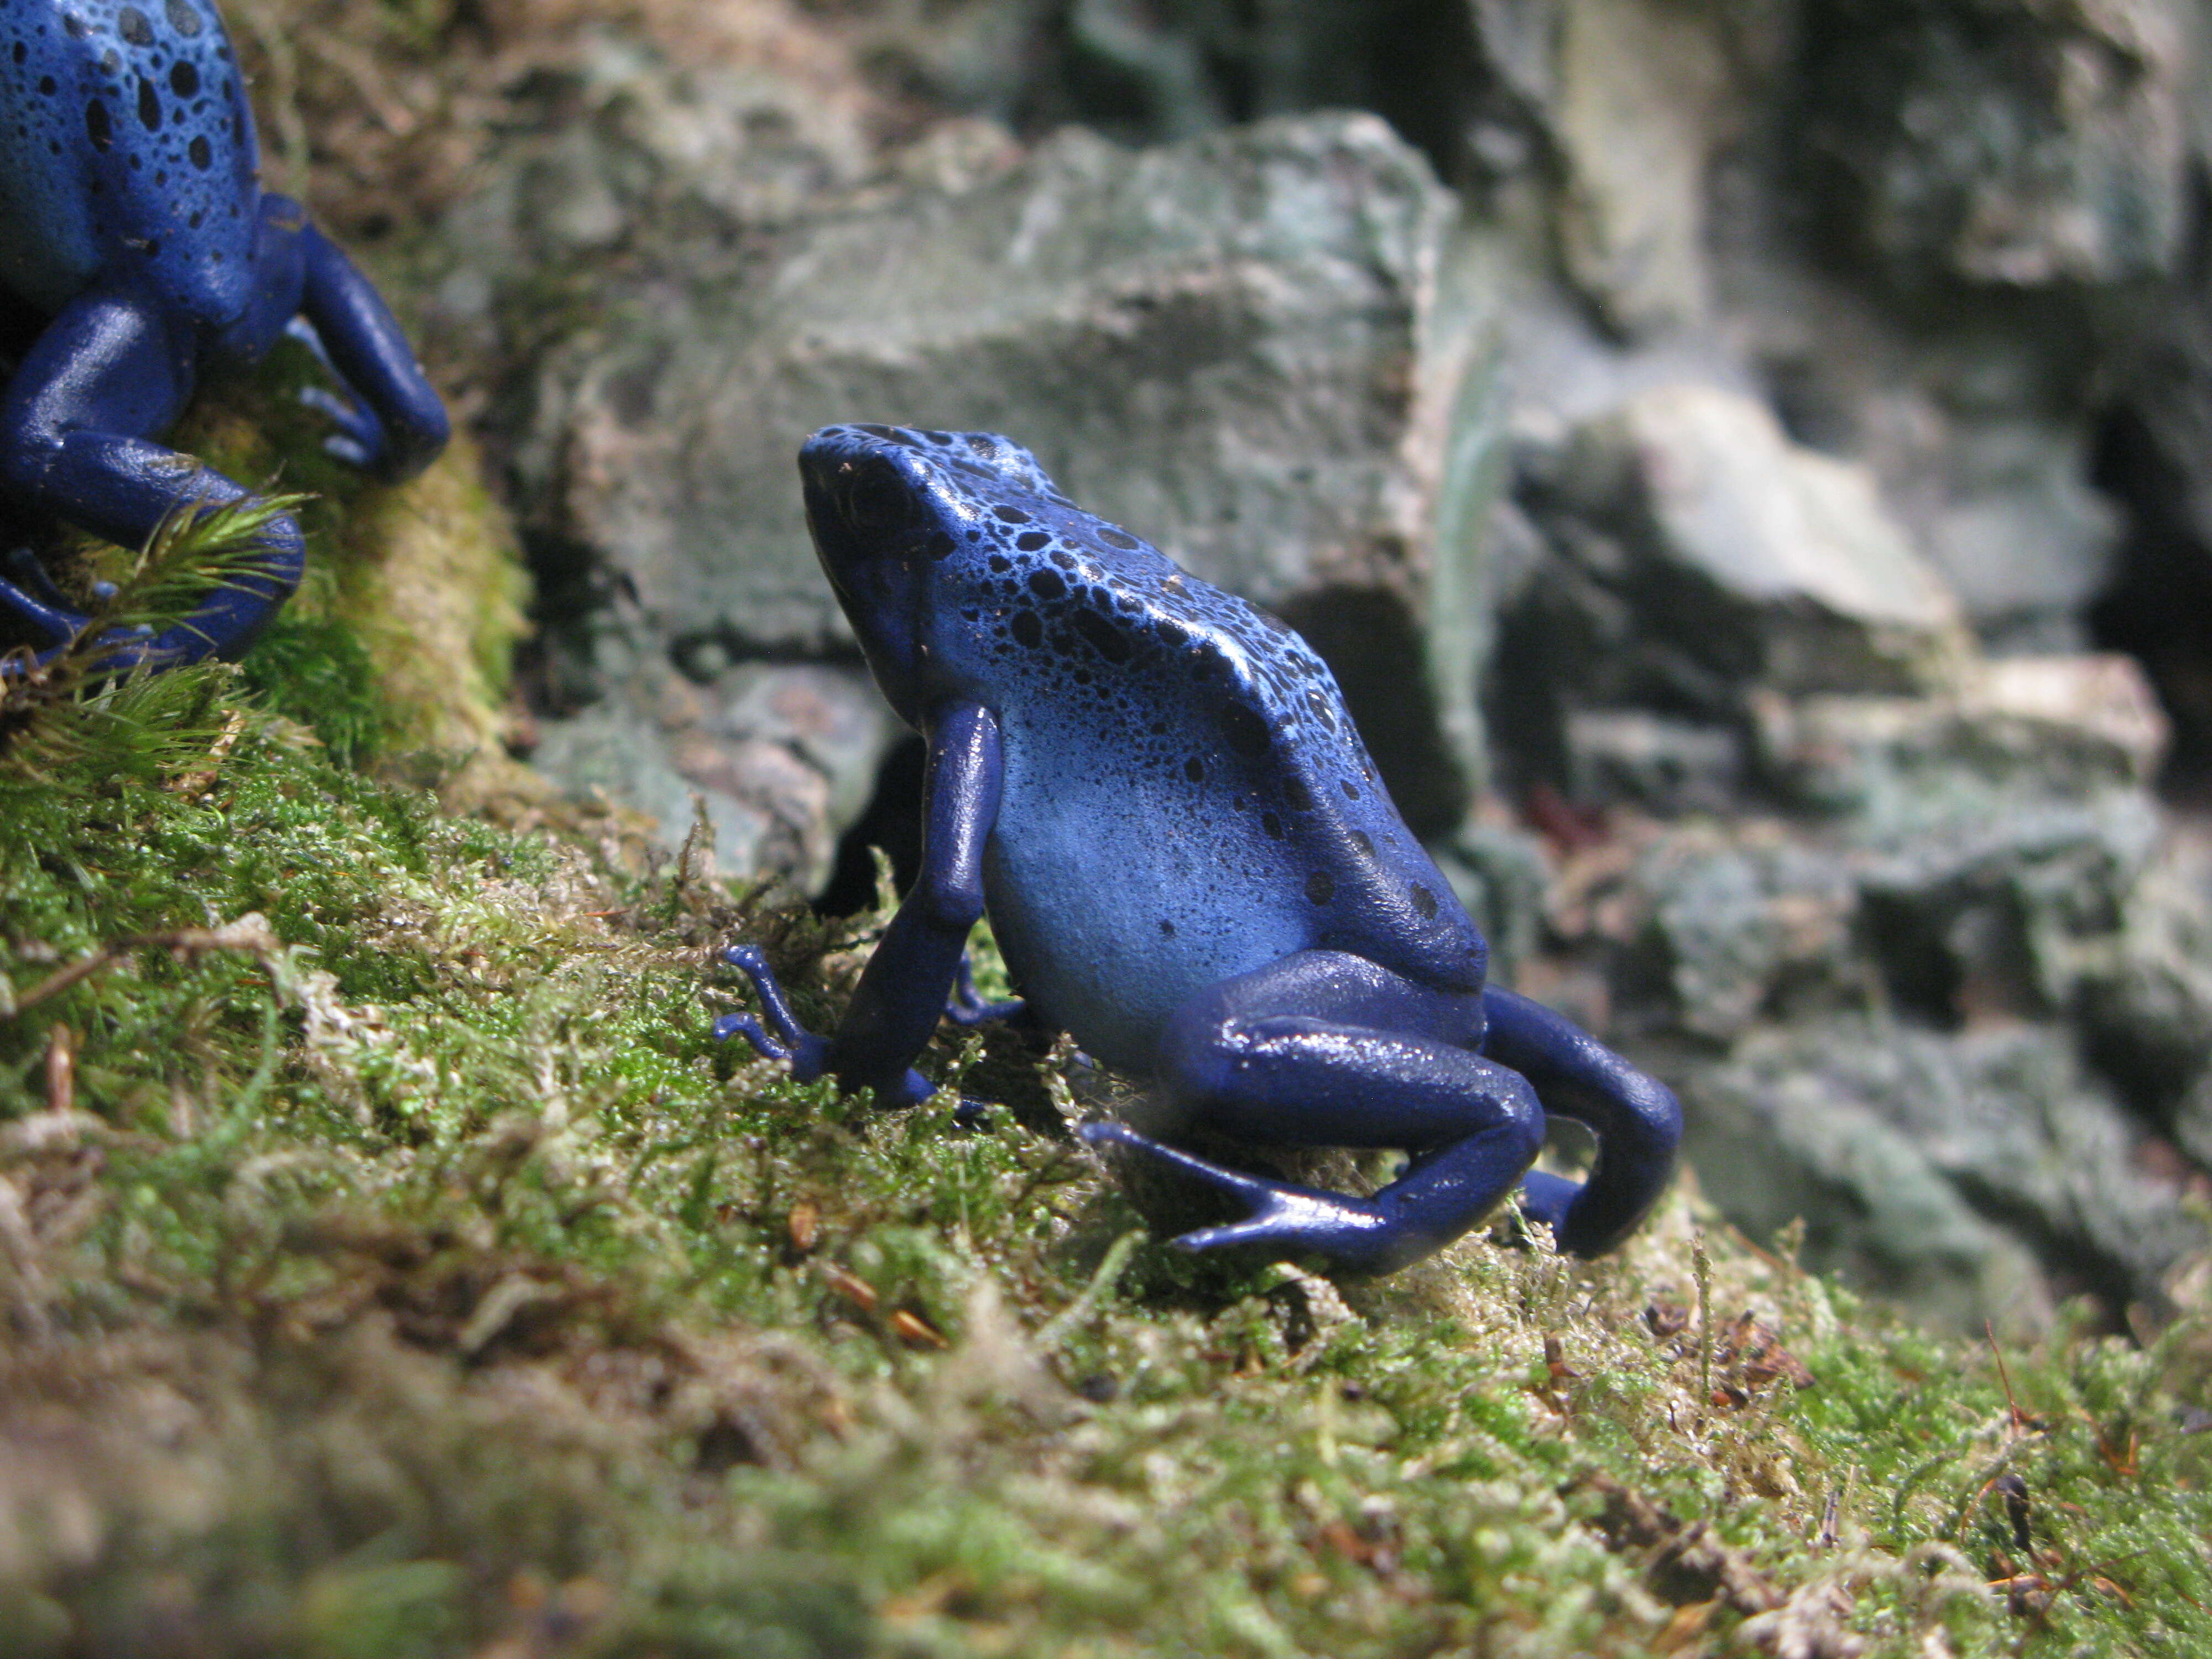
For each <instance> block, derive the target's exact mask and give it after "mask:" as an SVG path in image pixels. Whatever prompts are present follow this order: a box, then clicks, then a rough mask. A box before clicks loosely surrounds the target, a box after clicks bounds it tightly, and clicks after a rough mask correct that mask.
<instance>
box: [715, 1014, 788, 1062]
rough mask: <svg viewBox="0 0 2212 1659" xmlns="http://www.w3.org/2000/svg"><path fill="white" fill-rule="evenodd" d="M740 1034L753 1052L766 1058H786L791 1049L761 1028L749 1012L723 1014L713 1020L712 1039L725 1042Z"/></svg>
mask: <svg viewBox="0 0 2212 1659" xmlns="http://www.w3.org/2000/svg"><path fill="white" fill-rule="evenodd" d="M736 1036H741V1037H743V1038H744V1040H745V1041H746V1042H750V1044H752V1046H753V1052H754V1053H755V1054H759V1055H761V1056H762V1057H763V1058H764V1059H768V1060H788V1059H790V1058H791V1050H790V1049H789V1048H786V1047H785V1046H784V1045H783V1044H782V1043H781V1042H777V1041H776V1040H775V1038H774V1037H772V1036H769V1034H768V1033H767V1032H766V1031H765V1030H763V1029H762V1028H761V1023H760V1021H759V1020H757V1019H756V1018H753V1017H752V1016H751V1015H750V1014H724V1015H723V1016H722V1017H721V1018H720V1019H718V1020H716V1021H715V1022H714V1041H715V1042H728V1041H729V1040H730V1039H731V1038H732V1037H736Z"/></svg>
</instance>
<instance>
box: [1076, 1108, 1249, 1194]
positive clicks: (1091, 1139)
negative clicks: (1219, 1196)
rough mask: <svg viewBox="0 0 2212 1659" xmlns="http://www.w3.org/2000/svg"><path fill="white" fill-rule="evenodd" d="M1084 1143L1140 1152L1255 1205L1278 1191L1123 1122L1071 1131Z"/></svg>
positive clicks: (1088, 1125) (1100, 1123)
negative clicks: (1143, 1133)
mask: <svg viewBox="0 0 2212 1659" xmlns="http://www.w3.org/2000/svg"><path fill="white" fill-rule="evenodd" d="M1075 1133H1077V1134H1078V1135H1079V1136H1080V1137H1081V1138H1082V1139H1083V1141H1084V1143H1085V1145H1087V1146H1120V1147H1122V1148H1125V1149H1126V1150H1127V1151H1129V1152H1142V1153H1144V1154H1145V1155H1146V1157H1148V1158H1156V1159H1158V1161H1159V1162H1160V1163H1162V1164H1168V1165H1170V1167H1172V1168H1175V1169H1177V1170H1182V1172H1183V1173H1184V1174H1185V1175H1188V1176H1196V1177H1197V1178H1198V1179H1199V1180H1200V1181H1203V1182H1206V1185H1208V1186H1210V1187H1218V1188H1220V1189H1221V1190H1222V1191H1223V1192H1225V1193H1228V1194H1231V1196H1233V1197H1236V1198H1241V1199H1243V1200H1244V1201H1245V1202H1246V1203H1248V1204H1252V1205H1255V1206H1257V1205H1262V1204H1265V1203H1266V1202H1267V1200H1269V1199H1270V1198H1271V1197H1272V1196H1273V1194H1275V1193H1276V1192H1277V1191H1278V1190H1279V1189H1278V1188H1277V1187H1276V1185H1275V1183H1274V1182H1272V1181H1263V1180H1262V1179H1261V1178H1260V1177H1259V1176H1252V1175H1246V1174H1245V1173H1243V1171H1242V1170H1227V1169H1224V1168H1223V1167H1222V1166H1221V1165H1220V1164H1209V1163H1208V1162H1206V1159H1204V1158H1200V1157H1198V1156H1196V1155H1195V1154H1194V1153H1191V1152H1184V1151H1183V1150H1182V1148H1181V1147H1180V1146H1169V1145H1167V1144H1166V1143H1165V1142H1164V1141H1158V1140H1154V1139H1152V1137H1151V1136H1150V1135H1140V1134H1139V1133H1137V1132H1136V1131H1135V1130H1134V1129H1132V1128H1131V1127H1129V1126H1128V1125H1127V1124H1126V1123H1116V1122H1115V1121H1113V1120H1112V1119H1111V1118H1102V1119H1101V1120H1099V1121H1097V1122H1096V1123H1085V1124H1084V1125H1083V1126H1082V1127H1079V1128H1078V1129H1077V1130H1076V1132H1075Z"/></svg>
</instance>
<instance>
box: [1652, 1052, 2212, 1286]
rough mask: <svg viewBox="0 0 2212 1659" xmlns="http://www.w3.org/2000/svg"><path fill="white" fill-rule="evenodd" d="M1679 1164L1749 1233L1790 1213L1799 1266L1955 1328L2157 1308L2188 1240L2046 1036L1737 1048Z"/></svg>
mask: <svg viewBox="0 0 2212 1659" xmlns="http://www.w3.org/2000/svg"><path fill="white" fill-rule="evenodd" d="M1683 1092H1684V1095H1685V1098H1686V1103H1687V1110H1688V1114H1689V1119H1690V1135H1689V1155H1690V1157H1691V1158H1692V1162H1693V1163H1694V1164H1696V1166H1697V1169H1698V1170H1699V1177H1700V1180H1701V1182H1703V1184H1704V1186H1705V1190H1706V1192H1707V1193H1708V1194H1709V1195H1710V1196H1711V1197H1712V1199H1713V1200H1714V1201H1715V1202H1717V1204H1719V1205H1720V1206H1721V1207H1722V1208H1723V1210H1726V1211H1728V1212H1729V1213H1730V1214H1731V1215H1732V1216H1733V1217H1735V1218H1737V1219H1738V1221H1739V1224H1740V1225H1744V1226H1746V1227H1747V1228H1749V1229H1752V1230H1753V1231H1754V1234H1755V1235H1756V1234H1758V1233H1762V1232H1766V1231H1771V1229H1772V1228H1774V1227H1776V1226H1778V1225H1781V1224H1782V1223H1784V1222H1786V1221H1787V1220H1789V1219H1790V1217H1791V1216H1792V1215H1795V1214H1803V1215H1804V1216H1805V1218H1806V1219H1807V1222H1808V1261H1809V1262H1810V1263H1811V1264H1812V1265H1815V1266H1820V1267H1832V1268H1836V1269H1838V1270H1841V1271H1844V1272H1845V1273H1848V1274H1850V1276H1852V1277H1854V1278H1856V1279H1858V1280H1859V1281H1860V1282H1861V1283H1863V1284H1865V1285H1869V1287H1870V1288H1873V1289H1876V1290H1879V1291H1883V1292H1885V1293H1887V1294H1890V1295H1895V1296H1899V1297H1905V1298H1907V1299H1910V1300H1911V1301H1913V1302H1915V1303H1916V1304H1917V1305H1919V1306H1921V1307H1923V1309H1929V1310H1941V1311H1943V1312H1945V1313H1947V1314H1948V1315H1949V1316H1951V1317H1953V1318H1954V1319H1959V1320H1960V1322H1978V1320H1979V1318H1981V1317H1983V1316H1994V1317H1999V1318H2003V1319H2007V1320H2008V1321H2012V1322H2018V1320H2019V1318H2020V1316H2021V1312H2022V1310H2023V1304H2022V1302H2021V1299H2020V1298H2022V1297H2025V1298H2026V1306H2027V1308H2030V1309H2032V1308H2033V1307H2034V1306H2035V1304H2037V1302H2039V1301H2040V1300H2042V1299H2043V1298H2042V1297H2039V1295H2038V1285H2037V1282H2036V1281H2037V1279H2039V1277H2040V1275H2037V1274H2024V1273H2023V1269H2024V1267H2026V1266H2027V1264H2028V1263H2029V1262H2031V1261H2039V1262H2040V1264H2041V1267H2042V1268H2043V1270H2044V1272H2045V1273H2047V1274H2049V1275H2050V1276H2051V1277H2050V1281H2049V1282H2050V1283H2051V1284H2053V1285H2055V1286H2056V1287H2057V1289H2059V1290H2060V1291H2069V1290H2079V1289H2091V1290H2094V1291H2098V1292H2099V1293H2100V1294H2102V1295H2104V1296H2106V1297H2107V1298H2108V1299H2110V1300H2111V1301H2112V1302H2113V1303H2114V1304H2115V1305H2116V1306H2117V1305H2118V1304H2124V1303H2125V1302H2127V1301H2129V1300H2132V1299H2139V1298H2149V1297H2155V1296H2156V1294H2157V1291H2158V1286H2159V1283H2160V1279H2161V1277H2162V1275H2163V1274H2164V1273H2166V1271H2167V1269H2168V1268H2170V1267H2172V1264H2173V1263H2174V1261H2176V1260H2178V1259H2179V1256H2180V1255H2182V1254H2183V1253H2184V1252H2185V1251H2186V1250H2187V1249H2190V1248H2191V1247H2192V1246H2193V1245H2194V1244H2195V1243H2197V1240H2198V1237H2199V1235H2198V1231H2197V1228H2196V1226H2195V1225H2194V1224H2193V1223H2191V1221H2190V1220H2189V1219H2188V1218H2186V1217H2185V1214H2184V1212H2183V1211H2182V1209H2181V1207H2180V1204H2179V1193H2178V1192H2177V1191H2176V1190H2175V1189H2173V1188H2170V1187H2168V1186H2166V1185H2165V1184H2162V1183H2160V1182H2155V1181H2154V1180H2152V1179H2150V1178H2148V1177H2147V1176H2144V1175H2142V1174H2141V1173H2140V1172H2139V1171H2138V1170H2137V1169H2136V1164H2135V1161H2134V1152H2135V1149H2136V1143H2137V1142H2138V1140H2139V1139H2140V1135H2139V1133H2138V1132H2137V1131H2136V1130H2135V1129H2134V1128H2133V1127H2130V1124H2129V1121H2128V1120H2127V1118H2126V1115H2125V1114H2124V1112H2123V1111H2122V1110H2121V1109H2120V1108H2119V1106H2118V1104H2117V1103H2115V1102H2114V1101H2113V1100H2112V1097H2111V1096H2110V1094H2109V1093H2108V1091H2106V1089H2105V1088H2104V1086H2103V1085H2100V1084H2099V1083H2097V1082H2096V1081H2094V1080H2093V1079H2091V1078H2089V1077H2088V1076H2087V1075H2086V1074H2085V1073H2083V1072H2082V1071H2081V1067H2080V1065H2079V1063H2078V1062H2077V1060H2075V1055H2074V1053H2073V1049H2072V1046H2071V1042H2070V1040H2069V1037H2068V1036H2067V1035H2066V1034H2065V1033H2064V1032H2063V1031H2061V1030H2054V1029H2051V1028H2049V1027H2037V1026H2028V1025H2011V1024H2008V1025H2000V1026H1996V1027H1992V1028H1989V1029H1984V1030H1967V1031H1965V1032H1961V1033H1959V1034H1957V1035H1952V1036H1947V1035H1942V1034H1940V1033H1937V1032H1934V1031H1929V1030H1918V1029H1915V1028H1912V1027H1909V1026H1905V1025H1902V1024H1892V1023H1889V1022H1886V1021H1876V1020H1869V1019H1866V1018H1858V1017H1850V1016H1845V1017H1838V1018H1832V1019H1828V1020H1824V1021H1820V1022H1817V1023H1811V1024H1804V1025H1801V1026H1799V1027H1796V1028H1795V1029H1791V1030H1765V1031H1760V1032H1759V1033H1756V1034H1754V1035H1753V1036H1749V1037H1747V1038H1746V1039H1745V1040H1744V1041H1743V1042H1741V1044H1740V1045H1739V1046H1738V1048H1737V1049H1736V1051H1735V1054H1732V1055H1731V1056H1730V1057H1729V1059H1728V1060H1725V1061H1723V1062H1720V1063H1717V1064H1715V1065H1712V1066H1705V1067H1703V1068H1699V1069H1698V1070H1697V1071H1695V1072H1694V1073H1693V1074H1692V1075H1691V1076H1690V1077H1689V1078H1687V1079H1686V1080H1685V1086H1684V1091H1683Z"/></svg>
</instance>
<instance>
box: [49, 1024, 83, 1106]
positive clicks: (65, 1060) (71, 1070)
mask: <svg viewBox="0 0 2212 1659" xmlns="http://www.w3.org/2000/svg"><path fill="white" fill-rule="evenodd" d="M75 1106H76V1033H74V1032H72V1031H71V1030H70V1028H69V1027H68V1026H66V1025H60V1024H57V1025H54V1026H52V1027H51V1028H49V1029H48V1030H47V1032H46V1109H47V1110H48V1111H50V1112H66V1111H69V1110H70V1109H73V1108H74V1107H75Z"/></svg>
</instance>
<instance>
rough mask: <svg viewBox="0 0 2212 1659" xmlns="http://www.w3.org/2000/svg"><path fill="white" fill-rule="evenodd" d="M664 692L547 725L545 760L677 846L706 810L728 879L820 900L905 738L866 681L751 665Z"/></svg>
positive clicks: (632, 689)
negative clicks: (650, 822)
mask: <svg viewBox="0 0 2212 1659" xmlns="http://www.w3.org/2000/svg"><path fill="white" fill-rule="evenodd" d="M648 684H652V683H651V682H649V681H648V680H647V679H646V678H643V677H639V678H633V679H630V680H629V681H627V682H625V683H624V684H623V685H622V686H620V687H619V688H618V689H617V691H616V692H615V693H614V695H612V696H609V697H607V698H606V699H605V700H604V701H602V702H597V703H594V704H592V706H591V707H589V708H586V709H584V710H583V711H582V712H581V713H580V714H576V715H574V717H572V718H570V719H567V720H546V721H544V722H543V723H542V726H541V739H540V742H539V744H538V749H537V750H536V751H535V752H534V753H533V755H532V760H533V761H534V762H535V763H537V764H538V767H539V768H540V769H542V770H544V771H545V772H548V773H550V775H553V776H554V777H555V778H556V779H559V780H560V781H562V782H563V783H564V784H566V785H567V786H568V787H570V788H571V789H574V790H578V791H588V790H593V789H597V790H601V791H604V792H605V793H606V794H607V795H608V796H609V797H611V798H612V799H617V800H619V801H621V802H623V804H625V805H629V806H632V807H635V809H637V810H638V811H643V812H647V813H649V814H651V815H652V816H653V817H655V818H656V819H658V821H659V838H660V840H661V841H662V842H664V843H665V844H666V845H668V846H671V847H673V846H675V845H677V844H678V843H679V842H682V840H683V839H684V833H685V831H686V830H687V829H689V828H690V824H691V822H692V818H693V814H694V805H693V803H694V801H695V800H697V801H700V802H702V803H703V804H704V806H705V810H706V812H707V816H708V821H709V822H710V823H712V825H713V826H714V842H715V856H716V859H717V860H718V862H719V863H720V866H721V867H722V869H723V870H725V871H726V872H732V873H738V872H750V873H758V874H763V875H775V876H780V877H781V878H783V879H785V880H786V881H787V882H788V883H789V884H791V885H792V886H793V887H794V888H795V889H797V890H799V892H802V893H807V892H812V891H814V890H817V889H819V888H820V887H821V885H822V884H823V882H824V881H825V880H827V879H828V878H829V870H830V866H831V865H832V863H833V862H834V860H835V859H836V853H837V841H838V837H839V836H841V835H842V833H843V832H844V830H845V829H846V828H847V827H848V825H850V824H851V823H853V821H854V819H856V818H858V817H860V813H861V811H862V810H863V809H864V808H865V807H866V805H867V801H868V796H869V793H870V791H871V790H872V787H874V784H875V781H876V775H877V771H878V768H879V767H880V765H881V764H882V762H883V758H884V754H885V753H886V751H887V750H889V748H890V744H891V743H892V742H893V741H895V740H896V737H897V735H898V733H899V732H900V731H902V729H903V728H902V727H901V726H899V725H898V722H897V721H896V720H895V719H893V717H892V715H891V714H890V710H889V709H888V708H885V707H884V702H883V699H882V698H881V696H878V694H877V691H876V689H875V686H874V685H873V684H872V682H871V681H870V680H869V678H868V677H867V675H866V672H865V671H862V670H860V669H858V668H847V667H838V666H831V665H816V664H793V665H771V664H764V663H745V664H740V665H737V666H734V667H732V668H730V669H728V670H727V671H725V672H722V673H720V674H719V675H718V676H716V677H715V678H714V679H713V681H712V683H711V684H706V685H695V684H691V683H690V682H689V681H687V680H684V679H683V678H680V677H678V676H676V675H673V674H668V675H665V676H663V677H662V678H660V679H659V682H658V684H657V685H653V692H654V693H655V695H652V696H649V697H648V696H647V690H646V688H647V686H648Z"/></svg>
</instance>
